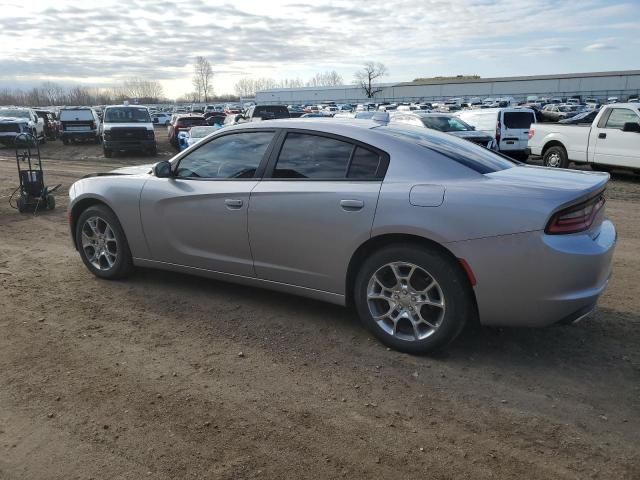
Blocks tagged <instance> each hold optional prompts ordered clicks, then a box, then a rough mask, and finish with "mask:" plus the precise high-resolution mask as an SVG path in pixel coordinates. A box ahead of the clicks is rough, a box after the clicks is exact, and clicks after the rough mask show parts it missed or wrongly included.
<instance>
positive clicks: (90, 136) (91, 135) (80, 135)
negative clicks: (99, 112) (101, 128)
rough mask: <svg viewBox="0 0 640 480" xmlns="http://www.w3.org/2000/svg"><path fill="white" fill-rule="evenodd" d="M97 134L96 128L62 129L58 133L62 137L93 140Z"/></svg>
mask: <svg viewBox="0 0 640 480" xmlns="http://www.w3.org/2000/svg"><path fill="white" fill-rule="evenodd" d="M97 136H98V131H97V130H88V131H86V132H84V131H83V132H69V131H66V130H63V131H62V133H61V134H60V137H61V138H62V139H71V138H73V139H80V140H93V139H95V138H96V137H97Z"/></svg>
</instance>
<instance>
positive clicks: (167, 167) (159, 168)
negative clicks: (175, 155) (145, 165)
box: [153, 160, 171, 178]
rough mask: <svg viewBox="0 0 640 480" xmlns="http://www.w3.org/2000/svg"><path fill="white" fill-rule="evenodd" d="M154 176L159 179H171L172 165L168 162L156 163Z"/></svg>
mask: <svg viewBox="0 0 640 480" xmlns="http://www.w3.org/2000/svg"><path fill="white" fill-rule="evenodd" d="M153 174H154V175H155V176H156V177H158V178H169V177H170V176H171V163H170V162H168V161H167V160H163V161H161V162H158V163H156V164H155V165H154V166H153Z"/></svg>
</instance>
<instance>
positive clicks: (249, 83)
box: [234, 70, 344, 97]
mask: <svg viewBox="0 0 640 480" xmlns="http://www.w3.org/2000/svg"><path fill="white" fill-rule="evenodd" d="M343 84H344V81H343V79H342V76H340V75H339V74H338V73H337V72H336V71H335V70H333V71H330V72H319V73H316V74H315V75H314V76H313V77H311V78H310V79H309V80H307V81H303V80H301V79H299V78H285V79H284V80H276V79H274V78H268V77H264V78H242V79H240V80H238V82H236V84H235V86H234V91H235V93H236V95H238V96H239V97H255V95H256V92H259V91H261V90H270V89H273V88H300V87H335V86H338V85H343Z"/></svg>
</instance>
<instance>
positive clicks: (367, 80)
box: [354, 62, 387, 98]
mask: <svg viewBox="0 0 640 480" xmlns="http://www.w3.org/2000/svg"><path fill="white" fill-rule="evenodd" d="M386 74H387V67H385V66H384V65H383V64H382V63H380V62H365V64H364V66H363V67H362V69H361V70H358V71H357V72H356V73H355V74H354V76H355V80H354V83H356V84H357V85H359V86H360V88H362V90H364V93H365V94H366V95H367V98H373V96H374V95H375V94H376V93H380V92H381V91H382V87H379V86H376V85H375V84H376V80H378V79H379V78H380V77H384V76H385V75H386Z"/></svg>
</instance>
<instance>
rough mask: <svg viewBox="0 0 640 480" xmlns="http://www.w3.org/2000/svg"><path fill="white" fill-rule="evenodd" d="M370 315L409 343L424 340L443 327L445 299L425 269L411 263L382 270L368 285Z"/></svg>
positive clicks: (384, 327)
mask: <svg viewBox="0 0 640 480" xmlns="http://www.w3.org/2000/svg"><path fill="white" fill-rule="evenodd" d="M367 305H368V307H369V313H370V314H371V316H372V317H373V319H374V320H375V322H376V323H377V324H378V326H379V327H380V328H381V329H382V330H384V331H385V332H386V333H387V334H389V335H392V336H394V337H396V338H398V339H401V340H405V341H418V340H424V339H425V338H427V337H430V336H431V335H433V334H434V333H435V332H436V331H437V330H438V328H439V327H440V326H441V325H442V321H443V319H444V314H445V299H444V294H443V293H442V289H441V288H440V285H439V284H438V282H437V281H436V280H435V278H433V276H432V275H430V274H429V272H427V271H426V270H425V269H423V268H421V267H419V266H417V265H414V264H412V263H407V262H392V263H388V264H386V265H384V266H382V267H380V268H379V269H378V270H376V272H375V273H374V274H373V275H372V276H371V278H370V280H369V283H368V285H367Z"/></svg>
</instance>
